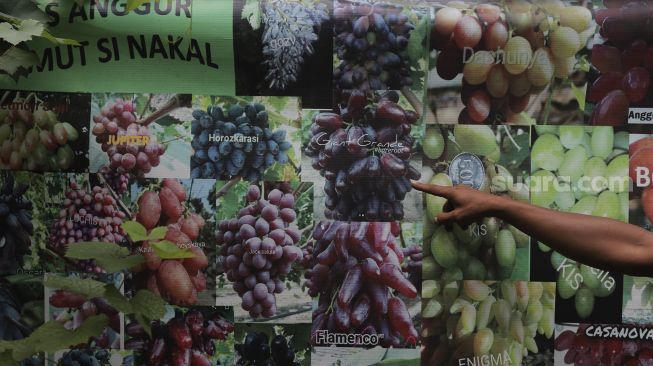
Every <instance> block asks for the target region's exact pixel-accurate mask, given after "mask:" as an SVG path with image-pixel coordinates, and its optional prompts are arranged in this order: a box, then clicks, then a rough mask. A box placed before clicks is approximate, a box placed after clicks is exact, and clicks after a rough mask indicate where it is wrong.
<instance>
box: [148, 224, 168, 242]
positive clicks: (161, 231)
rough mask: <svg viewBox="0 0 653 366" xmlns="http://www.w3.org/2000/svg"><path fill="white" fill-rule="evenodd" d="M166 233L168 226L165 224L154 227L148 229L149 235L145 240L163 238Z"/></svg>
mask: <svg viewBox="0 0 653 366" xmlns="http://www.w3.org/2000/svg"><path fill="white" fill-rule="evenodd" d="M167 233H168V228H167V227H165V226H159V227H155V228H154V229H152V231H150V235H148V236H147V240H161V239H163V238H165V236H166V234H167Z"/></svg>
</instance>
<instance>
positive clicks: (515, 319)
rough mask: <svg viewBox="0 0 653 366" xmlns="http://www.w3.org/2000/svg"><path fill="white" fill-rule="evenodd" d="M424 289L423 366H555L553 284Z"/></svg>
mask: <svg viewBox="0 0 653 366" xmlns="http://www.w3.org/2000/svg"><path fill="white" fill-rule="evenodd" d="M422 286H423V287H422V297H423V299H424V302H425V306H424V308H423V314H422V317H423V318H424V322H423V323H422V333H421V334H422V342H423V344H424V345H425V346H426V347H424V348H423V352H422V363H421V365H423V366H427V365H428V366H430V365H458V364H474V363H477V364H483V363H486V364H489V361H490V359H492V360H495V361H494V362H496V363H495V364H497V365H525V366H526V365H552V364H553V363H552V361H553V344H552V343H553V342H552V341H553V333H554V328H555V283H553V282H526V281H499V282H495V281H475V280H474V281H445V280H442V281H440V280H437V281H436V280H429V281H424V284H423V285H422ZM496 360H498V361H496ZM587 365H593V364H592V363H589V364H587Z"/></svg>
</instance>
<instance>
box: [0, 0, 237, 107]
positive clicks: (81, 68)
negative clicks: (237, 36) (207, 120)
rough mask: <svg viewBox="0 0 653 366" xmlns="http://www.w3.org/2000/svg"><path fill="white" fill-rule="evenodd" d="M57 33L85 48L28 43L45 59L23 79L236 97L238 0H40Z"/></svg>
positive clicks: (25, 84)
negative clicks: (131, 2)
mask: <svg viewBox="0 0 653 366" xmlns="http://www.w3.org/2000/svg"><path fill="white" fill-rule="evenodd" d="M39 4H40V6H42V7H43V9H44V10H45V11H46V13H47V14H48V15H49V16H50V17H51V18H52V21H51V23H50V25H51V27H52V31H53V33H54V34H56V35H57V36H58V37H65V38H70V39H73V40H76V41H79V42H80V44H81V46H69V45H59V46H57V45H54V44H53V43H51V42H48V41H46V40H44V39H35V40H33V41H31V42H29V43H28V45H29V47H30V49H33V50H35V51H36V53H37V55H38V57H39V62H38V65H37V66H36V67H34V68H33V69H32V72H31V73H30V74H29V75H28V76H27V78H23V77H21V78H20V80H19V82H18V84H11V85H10V84H0V86H1V87H6V88H11V89H24V90H44V91H55V90H56V91H70V92H75V91H84V92H103V91H130V92H162V93H165V92H170V93H173V92H174V93H190V92H193V93H211V94H220V95H234V94H235V76H234V75H235V74H234V65H233V47H232V38H233V37H232V11H233V10H232V9H233V2H232V1H231V0H220V1H212V0H195V1H192V0H161V1H158V2H151V3H150V2H147V3H144V4H142V5H140V6H139V7H138V8H136V9H134V10H132V11H128V9H127V5H126V4H127V2H126V1H117V0H97V1H92V2H86V3H84V4H83V5H78V4H77V3H76V2H72V1H71V2H65V3H62V2H57V1H46V0H40V1H39Z"/></svg>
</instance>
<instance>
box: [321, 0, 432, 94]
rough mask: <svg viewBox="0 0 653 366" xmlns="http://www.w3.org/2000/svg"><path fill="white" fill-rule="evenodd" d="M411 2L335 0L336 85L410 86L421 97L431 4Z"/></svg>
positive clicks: (363, 88)
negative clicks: (413, 3)
mask: <svg viewBox="0 0 653 366" xmlns="http://www.w3.org/2000/svg"><path fill="white" fill-rule="evenodd" d="M408 3H409V2H404V1H394V0H390V1H382V0H381V1H376V0H374V1H350V0H336V1H335V3H334V9H333V19H334V20H333V21H334V32H335V34H334V58H333V59H334V64H333V87H334V88H335V89H336V90H338V91H342V90H351V89H357V90H361V91H370V90H406V92H410V93H411V94H412V93H414V95H418V96H420V97H419V99H421V95H422V93H423V90H424V78H425V74H426V72H425V70H426V68H427V62H426V39H427V36H428V29H429V20H428V19H429V16H428V14H429V10H428V8H426V7H421V6H412V5H408ZM416 98H417V97H416Z"/></svg>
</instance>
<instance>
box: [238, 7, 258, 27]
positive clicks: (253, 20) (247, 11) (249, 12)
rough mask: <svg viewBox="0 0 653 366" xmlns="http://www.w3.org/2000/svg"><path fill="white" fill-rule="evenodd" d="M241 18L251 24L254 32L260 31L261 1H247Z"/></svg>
mask: <svg viewBox="0 0 653 366" xmlns="http://www.w3.org/2000/svg"><path fill="white" fill-rule="evenodd" d="M240 18H241V19H245V20H247V21H248V22H249V25H250V26H251V27H252V30H258V29H259V28H260V27H261V8H260V7H259V0H247V1H246V2H245V5H244V6H243V11H242V12H241V13H240Z"/></svg>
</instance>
